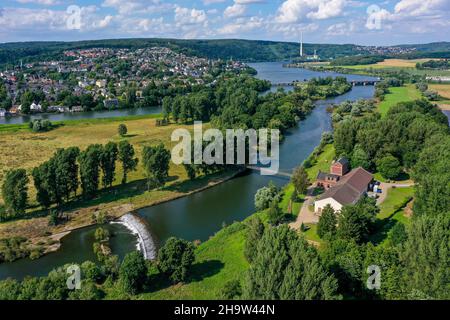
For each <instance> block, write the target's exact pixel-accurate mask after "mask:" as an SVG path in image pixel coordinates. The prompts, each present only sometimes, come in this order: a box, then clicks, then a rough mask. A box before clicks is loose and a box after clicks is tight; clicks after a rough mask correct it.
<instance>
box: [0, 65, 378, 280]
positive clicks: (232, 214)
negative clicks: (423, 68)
mask: <svg viewBox="0 0 450 320" xmlns="http://www.w3.org/2000/svg"><path fill="white" fill-rule="evenodd" d="M251 66H252V67H253V68H255V69H256V70H257V71H258V72H259V73H258V77H260V78H264V79H267V80H270V81H272V82H273V83H279V82H289V81H292V80H303V79H310V78H312V77H318V76H322V77H324V76H329V75H332V76H336V75H339V74H331V73H320V72H313V71H309V70H304V69H288V70H285V69H284V68H283V67H282V64H281V63H256V64H251ZM269 70H270V71H269ZM282 74H287V76H286V78H283V77H282ZM271 75H273V77H272V76H271ZM343 76H345V77H347V78H348V79H349V80H354V79H355V78H354V77H355V76H353V75H343ZM358 77H359V76H358ZM358 79H361V78H358ZM364 79H371V78H370V77H365V78H364ZM373 93H374V88H373V86H361V87H354V88H353V90H352V91H350V92H348V93H346V94H344V95H341V96H339V97H335V98H331V99H327V100H325V101H318V102H316V106H317V107H316V108H315V109H314V110H313V111H312V113H311V114H310V115H309V116H308V117H307V118H306V119H305V120H303V121H301V122H300V123H299V125H298V126H297V127H295V128H292V129H291V130H289V131H288V132H287V134H286V139H285V141H284V142H283V143H282V145H281V146H280V170H281V171H289V170H292V169H293V168H295V167H296V166H298V165H299V164H301V163H302V162H303V160H304V159H305V158H306V157H307V156H308V155H309V154H310V153H311V152H312V151H313V150H314V148H315V147H316V146H317V145H318V144H319V142H320V139H321V136H322V133H323V132H325V131H330V130H331V120H330V116H329V114H328V113H327V112H326V107H327V105H329V104H331V103H339V102H342V101H345V100H357V99H368V98H371V97H372V96H373ZM270 180H272V181H273V182H274V183H275V184H277V185H278V186H282V185H285V184H286V183H287V182H288V181H287V180H286V179H285V178H276V177H267V176H261V175H259V173H246V174H244V175H241V176H239V177H236V178H234V179H232V180H229V181H227V182H225V183H222V184H220V185H218V186H216V187H214V188H210V189H207V190H205V191H202V192H199V193H196V194H193V195H190V196H187V197H184V198H180V199H177V200H174V201H170V202H166V203H163V204H160V205H157V206H153V207H148V208H144V209H141V210H139V211H138V214H139V215H140V216H141V217H142V218H143V219H145V220H146V222H147V223H148V225H149V226H150V232H151V233H152V235H153V238H154V239H155V241H156V242H157V243H156V245H157V246H158V245H160V244H161V243H163V242H164V241H165V240H167V239H168V238H169V237H171V236H175V237H180V238H184V239H186V240H201V241H205V240H207V239H208V238H209V237H210V236H212V235H213V234H214V233H215V232H217V231H218V230H220V229H221V228H222V226H223V224H230V223H232V222H233V221H241V220H243V219H245V218H246V217H248V216H249V215H250V214H252V213H253V212H254V195H255V192H256V191H257V190H258V189H259V188H261V187H263V186H265V185H267V184H268V183H269V181H270ZM95 228H96V227H95V226H92V227H88V228H84V229H81V230H77V231H74V232H72V233H71V234H69V235H68V236H67V237H65V238H63V239H62V246H61V249H60V250H59V251H57V252H55V253H52V254H49V255H47V256H44V257H42V258H40V259H38V260H36V261H31V260H29V259H22V260H18V261H16V262H13V263H3V264H0V279H4V278H7V277H13V278H18V279H20V278H23V277H24V276H26V275H32V276H41V275H45V274H47V273H48V272H49V271H50V270H52V269H53V268H55V267H56V266H59V265H62V264H65V263H70V262H75V263H80V262H82V261H85V260H87V259H89V260H94V259H95V257H94V254H93V252H92V244H93V239H94V236H93V234H94V231H95ZM108 229H109V230H110V232H111V233H112V234H113V235H114V236H113V237H112V238H111V249H112V251H113V253H114V254H118V255H119V256H120V257H123V256H124V255H125V254H126V253H127V252H130V251H132V250H134V249H135V248H136V238H135V236H133V235H132V234H131V233H130V232H129V231H128V230H127V229H126V228H125V227H124V226H122V225H120V224H111V225H108Z"/></svg>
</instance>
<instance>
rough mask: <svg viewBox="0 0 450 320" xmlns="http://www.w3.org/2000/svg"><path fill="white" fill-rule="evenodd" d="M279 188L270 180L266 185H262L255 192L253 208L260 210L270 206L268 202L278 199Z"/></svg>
mask: <svg viewBox="0 0 450 320" xmlns="http://www.w3.org/2000/svg"><path fill="white" fill-rule="evenodd" d="M279 191H280V190H279V189H278V188H277V187H276V186H275V185H274V184H273V183H272V182H270V183H269V185H268V186H267V187H262V188H261V189H259V190H258V191H256V194H255V208H256V210H258V211H262V210H264V209H267V208H269V207H270V204H271V203H272V202H273V201H275V200H277V199H278V194H279Z"/></svg>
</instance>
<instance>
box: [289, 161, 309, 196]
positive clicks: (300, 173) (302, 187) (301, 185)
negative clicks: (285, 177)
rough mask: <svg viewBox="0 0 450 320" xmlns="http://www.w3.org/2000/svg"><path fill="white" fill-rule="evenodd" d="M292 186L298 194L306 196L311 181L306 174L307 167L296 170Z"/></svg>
mask: <svg viewBox="0 0 450 320" xmlns="http://www.w3.org/2000/svg"><path fill="white" fill-rule="evenodd" d="M291 181H292V184H293V185H294V187H295V190H296V191H297V194H306V190H307V189H308V185H309V180H308V174H307V173H306V170H305V167H303V166H300V167H297V168H295V170H294V173H293V174H292V178H291Z"/></svg>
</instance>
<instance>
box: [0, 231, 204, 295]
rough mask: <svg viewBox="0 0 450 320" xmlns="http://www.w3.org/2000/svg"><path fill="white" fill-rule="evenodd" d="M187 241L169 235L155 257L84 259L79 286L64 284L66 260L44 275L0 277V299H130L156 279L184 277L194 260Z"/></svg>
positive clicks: (100, 237) (101, 234)
mask: <svg viewBox="0 0 450 320" xmlns="http://www.w3.org/2000/svg"><path fill="white" fill-rule="evenodd" d="M95 237H96V239H97V240H98V241H105V239H107V238H108V237H109V234H108V233H107V232H106V231H105V230H104V229H103V228H99V229H97V231H96V234H95ZM194 249H195V247H194V245H193V244H192V243H191V242H188V241H185V240H182V239H177V238H170V239H168V240H167V241H166V243H165V244H164V246H162V247H161V248H160V250H159V252H158V257H157V259H156V260H155V261H148V260H145V259H144V256H143V255H142V253H141V252H138V251H134V252H130V253H128V254H127V255H126V256H125V257H124V259H123V260H122V261H120V259H119V258H118V256H115V255H106V256H103V255H102V257H101V259H100V260H99V261H97V262H92V261H85V262H83V263H82V264H81V265H79V268H80V271H81V284H80V289H79V290H70V289H69V288H68V286H67V277H68V273H67V270H68V268H69V266H73V264H72V265H70V264H68V265H65V266H62V267H59V268H56V269H55V270H53V271H51V272H50V273H49V274H48V275H47V276H45V277H26V278H25V279H24V280H22V281H17V280H14V279H6V280H2V281H0V300H100V299H103V298H105V297H106V296H109V297H111V298H113V299H130V298H131V297H132V296H133V295H136V294H138V293H141V292H145V291H149V290H151V289H152V285H154V284H155V282H157V281H169V282H171V283H173V284H176V283H180V282H184V281H187V280H188V277H189V276H190V273H191V267H192V264H193V262H194Z"/></svg>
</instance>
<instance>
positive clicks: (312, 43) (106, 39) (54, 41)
mask: <svg viewBox="0 0 450 320" xmlns="http://www.w3.org/2000/svg"><path fill="white" fill-rule="evenodd" d="M155 39H158V40H176V41H179V40H182V41H233V40H234V41H264V42H274V43H292V44H299V41H297V42H295V41H288V40H266V39H247V38H190V39H186V38H166V37H121V38H99V39H79V40H24V41H8V42H0V45H5V44H15V43H50V42H53V43H60V42H63V43H76V42H91V41H109V40H155ZM434 43H450V40H440V41H439V40H438V41H432V42H411V43H397V44H390V45H371V44H367V45H366V44H361V43H351V42H348V43H333V42H308V41H306V42H303V44H304V45H316V44H319V45H340V46H344V45H355V46H362V47H371V46H374V47H398V46H408V45H427V44H434Z"/></svg>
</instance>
